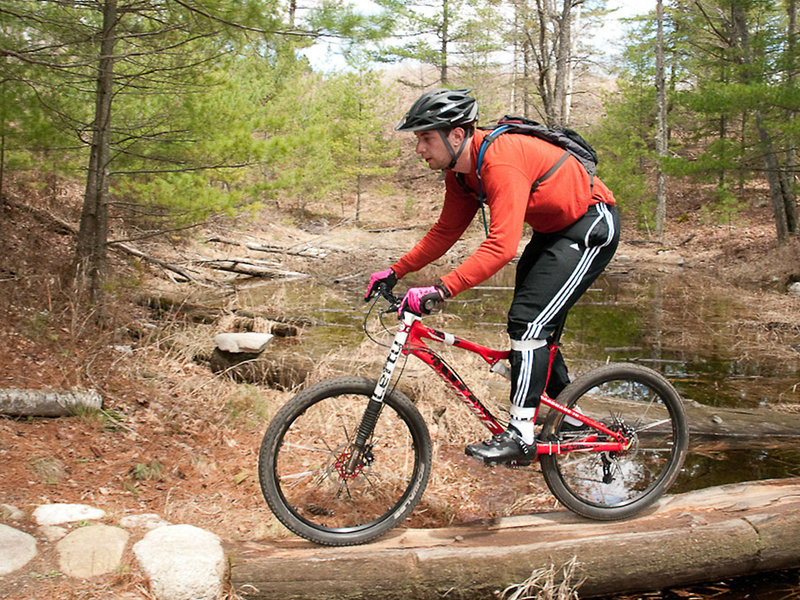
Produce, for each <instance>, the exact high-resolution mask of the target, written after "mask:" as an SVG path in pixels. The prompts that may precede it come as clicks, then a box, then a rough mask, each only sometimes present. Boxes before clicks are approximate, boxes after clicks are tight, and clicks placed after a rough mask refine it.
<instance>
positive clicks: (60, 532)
mask: <svg viewBox="0 0 800 600" xmlns="http://www.w3.org/2000/svg"><path fill="white" fill-rule="evenodd" d="M39 533H41V534H42V537H44V538H45V539H46V540H47V541H48V542H55V541H58V540H60V539H61V538H63V537H64V536H65V535H67V534H68V533H69V531H68V530H67V529H66V528H65V527H59V526H58V525H42V526H41V527H39Z"/></svg>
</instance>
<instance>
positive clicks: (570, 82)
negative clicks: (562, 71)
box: [563, 4, 583, 126]
mask: <svg viewBox="0 0 800 600" xmlns="http://www.w3.org/2000/svg"><path fill="white" fill-rule="evenodd" d="M582 6H583V5H582V4H578V6H577V7H576V8H575V17H574V18H573V20H572V23H571V24H570V43H569V60H568V61H567V90H566V94H565V96H564V111H563V114H564V125H566V126H569V124H570V120H571V117H572V91H573V88H574V83H575V68H574V66H575V65H574V61H575V55H576V54H577V47H578V43H577V42H578V35H580V31H581V7H582Z"/></svg>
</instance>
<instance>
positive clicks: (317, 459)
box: [258, 377, 431, 546]
mask: <svg viewBox="0 0 800 600" xmlns="http://www.w3.org/2000/svg"><path fill="white" fill-rule="evenodd" d="M375 385H376V382H375V381H374V380H371V379H365V378H361V377H340V378H336V379H330V380H327V381H323V382H320V383H317V384H315V385H313V386H311V387H309V388H307V389H306V390H304V391H302V392H300V393H299V394H298V395H297V396H295V397H294V398H292V399H291V400H290V401H289V402H288V403H287V404H286V405H285V406H284V407H283V408H281V410H280V411H278V413H277V414H276V415H275V418H274V419H273V421H272V423H271V424H270V426H269V428H268V429H267V431H266V433H265V434H264V441H263V442H262V444H261V452H260V454H259V466H258V472H259V479H260V482H261V490H262V493H263V494H264V498H265V499H266V501H267V504H269V507H270V509H272V512H273V513H274V514H275V516H276V517H277V518H278V519H279V520H280V521H281V522H282V523H283V524H284V525H285V526H286V527H288V528H289V529H290V530H292V531H293V532H294V533H296V534H297V535H299V536H301V537H304V538H306V539H308V540H311V541H312V542H316V543H318V544H326V545H332V546H344V545H350V544H363V543H365V542H368V541H370V540H372V539H375V538H376V537H378V536H380V535H383V534H384V533H386V532H387V531H389V530H390V529H391V528H393V527H394V526H396V525H397V524H398V523H400V522H401V521H402V520H403V519H404V518H405V517H406V516H407V515H408V514H409V513H410V512H411V511H412V510H413V509H414V507H415V506H416V504H417V502H419V500H420V498H421V497H422V494H423V492H424V491H425V486H426V485H427V483H428V477H429V474H430V465H431V441H430V436H429V434H428V429H427V427H426V426H425V422H424V421H423V419H422V415H420V413H419V411H418V410H417V409H416V407H415V406H414V404H413V403H412V402H411V400H409V399H408V397H406V396H405V395H404V394H402V393H400V392H399V391H397V390H395V391H393V392H391V393H387V395H386V398H385V401H384V405H383V407H382V409H381V413H380V417H379V418H378V421H377V424H376V425H375V428H374V431H373V432H372V435H371V436H370V437H369V439H368V440H367V445H366V447H365V449H364V451H363V452H362V453H358V452H357V451H355V449H354V445H353V441H354V439H355V436H356V433H357V431H358V427H359V424H360V423H361V418H362V416H363V415H364V411H365V409H366V407H367V404H368V402H369V399H370V397H371V396H372V393H373V391H374V389H375ZM354 452H355V454H356V455H357V457H356V458H355V459H353V458H352V457H353V455H354Z"/></svg>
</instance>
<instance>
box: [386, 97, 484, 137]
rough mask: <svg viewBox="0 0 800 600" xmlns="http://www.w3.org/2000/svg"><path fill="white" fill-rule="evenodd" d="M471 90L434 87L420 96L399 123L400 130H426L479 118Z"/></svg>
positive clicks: (454, 125) (465, 122)
mask: <svg viewBox="0 0 800 600" xmlns="http://www.w3.org/2000/svg"><path fill="white" fill-rule="evenodd" d="M471 91H472V90H445V89H440V90H432V91H430V92H425V93H424V94H422V96H420V97H419V98H418V99H417V101H416V102H414V104H412V105H411V108H410V109H409V110H408V112H407V113H406V115H405V116H404V117H403V120H402V121H400V124H399V125H398V126H397V130H398V131H426V130H429V129H444V128H448V127H457V126H459V125H468V124H469V123H474V122H475V121H477V120H478V104H477V102H475V98H473V97H472V96H468V95H467V94H468V93H469V92H471Z"/></svg>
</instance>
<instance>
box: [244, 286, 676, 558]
mask: <svg viewBox="0 0 800 600" xmlns="http://www.w3.org/2000/svg"><path fill="white" fill-rule="evenodd" d="M379 297H380V298H384V299H385V300H386V301H388V303H389V306H388V308H386V309H385V310H384V311H383V312H382V314H389V313H391V312H395V313H396V312H397V310H398V307H399V304H400V299H399V298H398V297H396V296H394V295H393V294H392V292H391V290H389V289H386V288H385V287H382V288H381V289H380V290H379ZM376 302H378V299H376ZM374 306H375V305H374V304H373V307H374ZM370 312H371V311H370ZM367 318H369V313H368V315H367ZM367 318H365V331H366V321H367ZM559 337H560V332H557V334H556V335H554V337H553V340H552V343H551V353H550V362H551V364H552V360H553V357H554V356H555V352H556V349H557V347H558V342H559V340H558V338H559ZM426 340H429V341H434V342H438V343H442V344H446V345H449V346H452V347H454V348H458V349H462V350H466V351H468V352H473V353H475V354H477V355H478V356H480V357H481V358H482V359H483V360H484V361H485V362H486V363H487V364H488V367H489V369H490V370H491V371H493V372H495V373H499V374H501V375H504V376H506V377H510V369H509V367H508V365H507V362H506V360H507V359H508V355H509V352H508V351H507V350H493V349H491V348H488V347H486V346H483V345H480V344H477V343H474V342H472V341H469V340H466V339H462V338H459V337H457V336H455V335H452V334H450V333H446V332H442V331H437V330H435V329H432V328H430V327H428V326H426V325H424V324H423V323H422V319H421V317H420V316H418V315H415V314H413V313H411V312H404V313H403V315H402V317H401V319H400V324H399V326H398V328H397V331H396V333H395V335H394V340H393V342H392V344H391V347H390V350H389V355H388V357H387V359H386V363H385V365H384V367H383V371H382V372H381V374H380V377H379V378H378V379H377V380H374V379H368V378H364V377H354V376H344V377H336V378H333V379H328V380H325V381H321V382H319V383H315V384H313V385H311V386H309V387H308V388H306V389H304V390H302V391H300V392H299V393H298V394H297V395H296V396H294V397H293V398H292V399H291V400H289V401H288V402H287V403H286V404H285V405H284V406H283V407H282V408H281V409H280V410H279V411H278V412H277V413H276V415H275V417H274V418H273V420H272V422H271V423H270V425H269V427H268V428H267V431H266V433H265V434H264V439H263V442H262V444H261V449H260V453H259V464H258V472H259V480H260V484H261V490H262V493H263V495H264V498H265V499H266V501H267V504H268V505H269V507H270V509H271V510H272V512H273V513H274V514H275V516H276V517H277V518H278V520H280V521H281V522H282V523H283V524H284V525H285V526H286V527H287V528H288V529H290V530H291V531H292V532H294V533H296V534H297V535H299V536H301V537H303V538H306V539H308V540H310V541H312V542H315V543H317V544H322V545H330V546H346V545H354V544H363V543H366V542H369V541H371V540H374V539H375V538H377V537H379V536H381V535H383V534H385V533H386V532H388V531H389V530H391V529H392V528H393V527H395V526H396V525H398V524H399V523H400V522H401V521H403V519H405V518H406V517H407V516H408V515H409V513H410V512H411V511H412V510H413V509H414V507H415V506H416V505H417V503H418V502H419V501H420V499H421V497H422V495H423V492H424V491H425V487H426V485H427V483H428V478H429V476H430V472H431V438H430V435H429V433H428V428H427V426H426V424H425V421H424V420H423V417H422V415H421V414H420V412H419V410H418V409H417V407H416V406H415V405H414V403H413V402H412V401H411V400H410V399H409V398H408V397H407V396H406V395H405V394H403V393H402V392H401V391H400V390H398V389H397V387H396V386H397V382H396V381H395V382H394V383H392V381H393V376H394V374H395V370H396V367H397V365H398V362H399V361H400V359H401V357H406V358H407V357H408V356H409V355H413V356H416V357H417V358H419V359H421V360H422V361H423V362H424V363H425V364H427V365H428V366H429V367H430V368H432V369H433V371H435V372H436V373H437V374H438V375H439V376H440V377H441V378H442V379H443V380H444V381H445V382H446V383H447V384H448V385H449V386H450V387H451V388H452V389H453V390H455V392H456V394H457V396H458V397H460V399H461V400H462V401H463V402H464V403H465V404H466V405H467V407H469V409H470V410H471V412H472V413H473V414H474V415H475V416H476V417H477V418H478V419H480V420H481V422H483V424H484V425H485V426H486V427H487V428H488V430H489V431H490V433H491V434H496V433H500V432H502V431H503V430H504V426H503V425H502V424H501V422H500V421H498V419H497V418H495V416H494V415H492V414H491V412H490V411H489V409H487V408H486V406H485V405H484V404H483V403H482V402H481V401H480V399H479V398H477V397H476V396H475V394H474V393H473V392H472V391H471V390H470V389H469V387H468V386H467V384H466V382H465V381H464V380H463V379H462V378H461V376H459V375H458V374H457V373H456V371H455V370H454V369H453V368H452V367H451V366H450V365H448V364H447V362H446V361H445V360H444V359H443V358H442V357H441V356H440V355H439V354H437V353H436V352H435V351H434V350H433V349H431V348H430V347H429V346H428V345H427V343H426ZM401 375H402V372H401V373H400V376H401ZM398 379H399V376H398ZM541 403H542V406H543V407H547V409H549V410H547V415H546V417H545V418H544V424H543V427H542V429H541V431H540V432H539V433H537V444H536V450H537V458H538V462H539V464H540V466H541V472H542V475H543V477H544V480H545V482H546V484H547V486H548V488H549V489H550V491H551V492H552V494H553V495H554V496H555V497H556V498H557V499H558V500H559V502H561V504H563V505H564V506H565V507H566V508H568V509H569V510H571V511H573V512H575V513H577V514H578V515H582V516H584V517H587V518H590V519H597V520H617V519H625V518H628V517H631V516H633V515H636V514H637V513H640V512H641V511H642V510H644V509H645V508H647V507H648V506H650V505H651V504H652V503H653V502H655V501H656V500H657V499H658V498H659V497H660V496H661V495H662V494H663V493H664V492H665V491H666V490H667V489H668V488H669V487H670V486H671V485H672V483H673V482H674V481H675V479H676V478H677V476H678V474H679V471H680V469H681V467H682V465H683V461H684V458H685V456H686V451H687V447H688V442H689V433H688V429H687V425H686V416H685V412H684V408H683V402H682V400H681V398H680V396H679V394H678V392H677V391H676V390H675V388H674V387H673V386H672V385H671V384H670V383H669V381H667V380H666V379H665V378H664V377H663V376H662V375H661V374H659V373H658V372H656V371H654V370H652V369H650V368H647V367H643V366H640V365H636V364H625V363H614V364H606V365H604V366H601V367H599V368H596V369H593V370H591V371H589V372H587V373H585V374H583V375H581V376H580V377H578V378H577V379H575V380H574V381H572V382H571V383H570V384H568V385H567V387H566V388H564V390H563V391H562V392H561V393H560V394H559V395H558V398H557V399H555V400H553V399H551V398H549V397H547V395H546V394H545V395H542V397H541ZM528 464H529V463H522V464H512V465H509V466H511V467H523V466H528Z"/></svg>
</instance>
